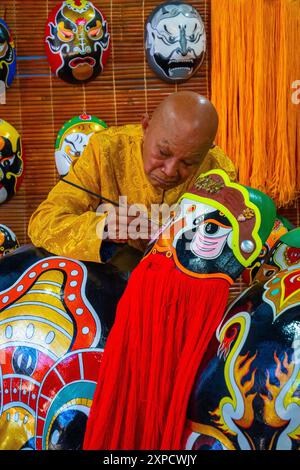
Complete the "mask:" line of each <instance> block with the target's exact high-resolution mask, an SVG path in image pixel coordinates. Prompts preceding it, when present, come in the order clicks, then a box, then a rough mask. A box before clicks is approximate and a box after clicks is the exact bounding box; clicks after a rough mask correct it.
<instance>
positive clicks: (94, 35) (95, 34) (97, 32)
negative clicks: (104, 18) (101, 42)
mask: <svg viewBox="0 0 300 470" xmlns="http://www.w3.org/2000/svg"><path fill="white" fill-rule="evenodd" d="M88 35H89V38H90V39H92V40H93V41H96V40H97V39H100V38H101V37H102V36H103V28H102V24H101V22H100V21H98V20H97V21H96V26H94V27H93V28H91V29H90V30H89V31H88Z"/></svg>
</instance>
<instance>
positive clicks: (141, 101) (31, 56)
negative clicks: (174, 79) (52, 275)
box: [0, 0, 210, 243]
mask: <svg viewBox="0 0 300 470" xmlns="http://www.w3.org/2000/svg"><path fill="white" fill-rule="evenodd" d="M58 3H59V1H57V0H54V1H52V0H0V16H1V17H2V18H4V20H5V21H6V22H7V24H8V26H9V27H10V29H11V31H12V34H13V37H14V40H15V44H16V49H17V75H16V77H15V79H14V81H13V83H12V86H11V88H10V89H8V91H7V94H6V104H5V105H2V106H0V113H1V114H0V117H1V118H2V119H5V120H7V121H8V122H9V123H10V124H12V125H13V126H15V127H16V129H17V130H18V131H19V133H20V134H21V137H22V142H23V147H24V151H25V157H26V168H25V177H24V181H23V184H22V186H21V188H20V190H19V192H18V193H17V195H16V196H15V197H14V198H13V199H11V201H9V202H8V203H5V204H2V205H0V223H4V224H6V225H8V226H9V227H10V228H11V229H12V230H13V231H14V232H15V233H16V235H17V237H18V239H19V241H20V243H26V242H29V239H28V237H27V225H28V221H29V218H30V216H31V214H32V212H33V211H34V210H35V208H36V207H37V206H38V204H39V203H40V202H41V201H42V200H43V199H45V198H46V196H47V194H48V192H49V190H50V189H51V188H52V187H53V186H54V184H55V183H56V182H57V180H58V175H57V171H56V167H55V159H54V146H55V140H56V137H57V133H58V132H59V130H60V128H61V127H62V125H63V124H64V122H65V121H67V120H69V119H70V118H71V117H73V116H75V115H79V114H81V113H82V112H83V111H86V112H87V113H88V114H92V115H95V116H97V117H99V118H100V119H103V120H104V121H105V122H106V123H107V124H108V125H109V126H111V125H121V124H125V123H135V122H139V121H140V119H141V116H142V114H143V113H144V112H146V111H147V112H150V113H151V111H152V110H153V109H154V108H155V107H156V105H157V104H158V103H159V102H160V101H161V100H162V98H163V97H165V96H166V95H168V94H169V93H172V92H174V91H176V90H177V89H189V90H195V91H197V92H199V93H202V94H203V95H206V96H209V93H210V90H209V57H210V54H209V53H208V54H207V55H206V58H205V62H204V63H203V65H202V66H201V68H200V70H199V71H198V72H197V74H196V76H195V77H192V78H191V79H190V80H189V81H188V82H187V83H185V84H182V85H176V84H168V83H165V82H163V81H162V80H160V79H159V78H158V77H156V75H155V74H154V73H153V72H152V70H151V69H150V67H149V66H148V64H147V61H146V59H145V53H144V23H145V20H146V19H147V16H148V15H149V14H150V13H151V11H152V10H153V8H154V7H155V6H157V5H159V4H160V3H161V2H160V1H154V0H135V1H133V0H94V4H95V5H96V6H97V7H98V8H100V9H101V11H102V12H103V13H104V15H105V16H106V18H107V20H108V24H109V29H110V34H111V51H110V57H109V59H108V62H107V63H106V66H105V68H104V72H103V73H102V74H101V75H100V76H98V77H97V79H96V80H94V81H92V82H90V83H88V84H85V85H84V84H78V85H71V84H67V83H65V82H63V81H62V80H60V79H58V78H57V77H56V76H55V75H53V74H52V73H51V70H50V67H49V65H48V62H47V59H46V54H45V50H44V28H45V23H46V20H47V17H48V14H49V12H50V11H51V10H52V8H53V7H55V6H56V5H57V4H58ZM193 5H194V6H195V7H196V8H197V10H198V11H199V12H200V14H201V16H202V18H203V20H204V22H205V25H206V30H207V32H209V30H210V24H209V19H210V10H209V0H195V1H194V2H193ZM208 42H209V34H208Z"/></svg>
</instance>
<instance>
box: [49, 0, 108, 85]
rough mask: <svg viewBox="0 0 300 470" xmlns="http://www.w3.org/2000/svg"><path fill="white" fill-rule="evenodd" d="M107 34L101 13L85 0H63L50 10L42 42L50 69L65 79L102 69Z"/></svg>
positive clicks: (74, 80)
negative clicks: (43, 41)
mask: <svg viewBox="0 0 300 470" xmlns="http://www.w3.org/2000/svg"><path fill="white" fill-rule="evenodd" d="M109 42H110V36H109V34H108V25H107V21H106V20H105V17H104V15H103V14H102V13H101V11H100V10H98V9H97V8H96V7H95V6H94V5H93V3H92V2H89V1H87V0H66V1H64V2H63V3H62V4H61V5H59V6H58V7H56V8H55V9H54V10H52V12H51V13H50V15H49V17H48V22H47V25H46V33H45V45H46V52H47V56H48V60H49V63H50V66H51V69H52V71H53V73H55V74H56V75H57V76H58V77H59V78H61V79H63V80H65V81H66V82H69V83H80V82H86V81H88V80H91V79H93V78H95V77H96V76H97V75H98V74H99V73H101V72H102V71H103V66H104V64H105V63H106V61H107V58H108V53H109Z"/></svg>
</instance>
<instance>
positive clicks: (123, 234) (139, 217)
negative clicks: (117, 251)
mask: <svg viewBox="0 0 300 470" xmlns="http://www.w3.org/2000/svg"><path fill="white" fill-rule="evenodd" d="M133 213H135V214H136V215H131V214H133ZM157 230H158V224H157V223H156V222H154V221H152V220H150V219H149V218H148V213H147V212H141V211H140V210H139V209H138V207H137V206H135V207H134V206H131V207H130V209H129V210H128V209H127V208H126V207H114V206H112V209H111V210H109V211H108V215H107V218H106V224H105V228H104V234H103V235H104V239H106V240H110V241H113V242H115V243H127V242H128V240H138V239H141V240H145V241H148V240H150V239H151V235H153V233H155V232H156V231H157Z"/></svg>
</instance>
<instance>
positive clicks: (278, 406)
mask: <svg viewBox="0 0 300 470" xmlns="http://www.w3.org/2000/svg"><path fill="white" fill-rule="evenodd" d="M299 312H300V271H299V261H298V264H297V265H296V264H295V265H294V266H293V267H290V268H288V269H284V270H283V271H280V272H279V273H277V274H276V275H275V276H273V278H271V279H270V280H269V281H268V282H266V283H265V284H263V283H255V284H254V285H252V286H251V287H250V288H248V289H247V290H246V291H245V292H244V293H242V294H241V295H240V296H239V298H238V299H236V300H235V301H234V302H233V303H232V305H231V306H230V307H229V309H228V311H227V312H226V314H225V316H224V318H223V320H222V322H221V323H220V325H219V327H218V329H217V332H216V337H215V338H214V339H213V340H212V341H211V343H210V345H209V348H208V350H207V353H206V357H205V358H204V360H203V362H202V364H201V366H200V369H199V373H198V377H197V379H196V381H195V385H194V390H193V393H192V395H191V398H190V403H189V407H188V422H187V427H186V433H185V442H186V448H187V449H193V450H204V449H207V450H223V449H226V450H227V449H229V450H298V449H299V446H300V400H299V388H300V361H299V344H300V341H299V333H300V327H299Z"/></svg>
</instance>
